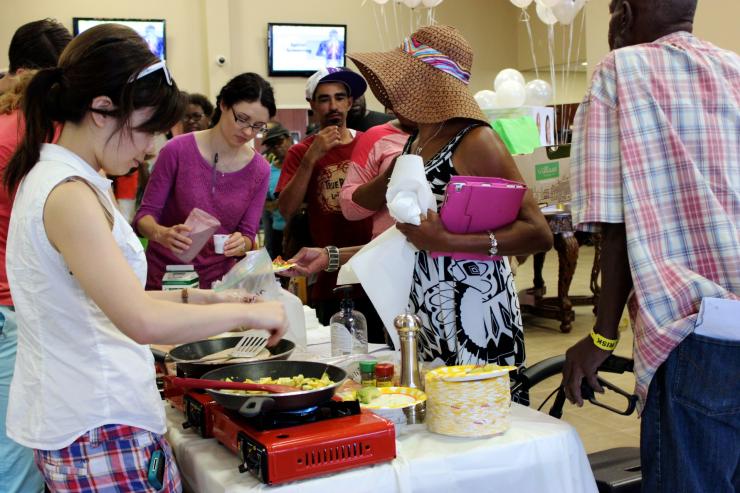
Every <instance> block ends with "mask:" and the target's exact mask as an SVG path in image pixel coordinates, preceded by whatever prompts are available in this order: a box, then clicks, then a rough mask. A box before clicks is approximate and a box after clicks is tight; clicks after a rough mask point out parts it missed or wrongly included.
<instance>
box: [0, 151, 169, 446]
mask: <svg viewBox="0 0 740 493" xmlns="http://www.w3.org/2000/svg"><path fill="white" fill-rule="evenodd" d="M74 177H79V178H82V179H84V180H85V181H86V182H88V183H89V184H90V185H92V186H93V187H94V188H95V189H96V190H97V191H98V192H99V193H98V195H99V196H100V198H101V200H102V201H104V203H106V204H107V205H108V209H109V211H111V212H112V213H113V215H114V220H113V231H112V233H113V236H114V237H115V240H116V243H117V244H118V246H119V248H120V249H121V251H122V252H123V254H124V256H125V257H126V260H127V261H128V263H129V265H130V266H131V268H132V269H133V270H134V272H135V273H136V276H137V277H138V278H139V281H140V282H141V284H142V286H143V285H144V282H145V280H146V258H145V257H144V250H143V248H142V246H141V243H140V242H139V239H138V238H137V237H136V235H135V234H134V232H133V230H132V229H131V226H129V224H128V223H127V222H126V220H125V219H124V218H123V216H122V215H121V214H120V212H118V210H117V209H116V207H114V205H113V203H112V201H111V199H110V196H109V193H110V188H111V182H110V180H107V179H106V178H103V177H102V176H100V175H99V174H98V173H96V172H95V171H94V170H93V169H92V168H91V167H90V166H89V165H88V164H87V163H86V162H85V161H83V160H82V159H81V158H80V157H79V156H77V155H76V154H74V153H72V152H71V151H69V150H67V149H65V148H63V147H60V146H57V145H54V144H44V146H43V147H42V150H41V157H40V160H39V162H38V163H37V164H36V165H35V166H34V167H33V169H32V170H31V171H30V172H29V173H28V175H27V176H26V177H25V178H24V180H23V182H22V183H21V185H20V187H19V189H18V193H17V194H16V197H15V202H14V204H13V212H12V214H11V218H10V227H9V230H8V245H7V261H6V263H7V271H8V280H9V282H10V291H11V294H12V296H13V302H14V304H15V309H16V313H17V318H18V354H17V357H16V362H15V373H14V375H13V381H12V383H11V386H10V398H9V405H8V417H7V434H8V436H9V437H10V438H12V439H13V440H15V441H16V442H18V443H20V444H22V445H25V446H27V447H31V448H35V449H42V450H57V449H60V448H63V447H66V446H67V445H69V444H71V443H72V442H74V441H75V439H77V438H78V437H79V436H80V435H82V434H84V433H85V432H87V431H88V430H91V429H93V428H96V427H98V426H102V425H105V424H124V425H130V426H137V427H140V428H144V429H146V430H149V431H151V432H154V433H160V434H161V433H164V432H165V419H164V410H163V407H162V403H161V400H160V397H159V393H158V392H157V388H156V383H155V374H154V359H153V357H152V354H151V351H150V350H149V348H148V347H147V346H143V345H140V344H137V343H136V342H134V341H133V340H132V339H130V338H129V337H127V336H126V335H125V334H123V333H122V332H121V331H119V330H118V328H116V326H115V325H113V323H112V322H111V321H110V320H109V319H108V317H106V316H105V314H104V313H103V312H102V311H101V310H100V308H98V306H97V305H96V304H95V303H94V302H93V301H92V300H91V299H90V298H89V297H88V296H87V295H86V294H85V292H84V291H83V290H82V288H81V287H80V285H79V283H78V282H77V280H76V279H75V278H74V276H73V275H72V274H71V273H70V272H69V269H68V268H67V266H66V265H65V262H64V258H63V257H62V256H61V255H60V254H59V252H57V251H56V250H55V249H54V247H52V245H51V244H50V243H49V240H48V238H47V236H46V231H45V229H44V222H43V211H44V204H45V203H46V199H47V197H48V196H49V193H50V192H51V191H52V190H53V189H54V188H55V187H56V186H57V185H58V184H60V183H61V182H63V181H65V180H67V179H69V178H74ZM90 254H91V255H94V254H95V252H90ZM111 289H115V286H111Z"/></svg>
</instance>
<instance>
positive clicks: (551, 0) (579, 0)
mask: <svg viewBox="0 0 740 493" xmlns="http://www.w3.org/2000/svg"><path fill="white" fill-rule="evenodd" d="M375 1H376V2H377V1H378V0H375ZM386 1H387V0H386ZM533 1H534V2H535V3H536V6H535V7H536V10H537V17H539V19H540V20H541V21H542V22H544V23H545V24H547V25H548V26H552V25H554V24H556V23H558V22H559V23H561V24H563V25H566V26H567V25H569V24H570V23H571V22H573V19H575V18H576V16H577V15H578V12H580V11H581V9H582V8H583V6H584V5H586V2H587V0H511V3H513V4H514V5H515V6H517V7H519V8H520V9H526V8H527V7H529V5H530V4H531V3H532V2H533Z"/></svg>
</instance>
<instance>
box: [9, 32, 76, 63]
mask: <svg viewBox="0 0 740 493" xmlns="http://www.w3.org/2000/svg"><path fill="white" fill-rule="evenodd" d="M71 40H72V35H71V34H70V32H69V31H68V30H67V28H66V27H64V26H63V25H61V24H60V23H59V22H57V21H56V20H54V19H43V20H40V21H33V22H29V23H28V24H23V25H22V26H21V27H19V28H18V29H17V30H16V31H15V34H13V39H11V40H10V47H9V48H8V59H9V65H10V66H9V67H8V71H9V72H10V73H11V74H14V73H15V72H17V71H18V69H19V68H28V69H40V68H47V67H55V66H56V64H57V60H59V54H60V53H62V51H63V50H64V48H65V47H66V46H67V44H69V42H70V41H71Z"/></svg>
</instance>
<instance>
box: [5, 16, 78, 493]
mask: <svg viewBox="0 0 740 493" xmlns="http://www.w3.org/2000/svg"><path fill="white" fill-rule="evenodd" d="M71 39H72V35H71V34H70V32H69V31H68V30H67V28H65V27H64V26H62V25H61V24H60V23H59V22H57V21H54V20H51V19H44V20H39V21H34V22H29V23H28V24H24V25H23V26H21V27H19V28H18V29H17V30H16V32H15V33H14V34H13V38H12V39H11V41H10V46H9V48H8V59H9V62H10V69H9V73H8V74H6V76H5V77H3V78H2V79H0V172H1V173H4V172H5V169H6V167H7V165H8V162H9V161H10V158H11V157H12V155H13V153H14V152H15V150H16V148H17V147H18V144H19V142H20V140H21V137H22V136H23V132H24V129H25V123H24V119H23V115H22V111H21V104H22V98H23V93H24V92H25V90H26V87H27V86H28V83H29V82H30V81H31V79H32V78H33V76H34V75H35V73H36V71H37V70H38V69H42V68H47V67H54V66H56V64H57V61H58V59H59V54H60V53H61V52H62V50H64V47H65V46H67V44H68V43H69V42H70V40H71ZM55 137H58V132H57V133H56V135H55ZM12 206H13V201H12V198H11V195H10V194H8V192H7V190H6V189H5V187H0V491H2V492H5V493H39V492H41V491H43V490H44V482H43V479H42V478H41V475H40V474H39V473H38V470H37V469H36V467H35V466H34V464H33V452H32V451H31V450H30V449H28V448H26V447H24V446H22V445H19V444H17V443H15V442H14V441H12V440H10V439H9V438H8V437H7V435H6V432H5V416H6V413H7V408H8V394H9V390H10V381H11V379H12V377H13V367H14V365H15V356H16V345H17V321H16V314H15V309H14V306H13V298H12V297H11V294H10V286H9V285H8V276H7V273H6V271H5V253H6V241H7V234H8V224H9V222H10V211H11V208H12Z"/></svg>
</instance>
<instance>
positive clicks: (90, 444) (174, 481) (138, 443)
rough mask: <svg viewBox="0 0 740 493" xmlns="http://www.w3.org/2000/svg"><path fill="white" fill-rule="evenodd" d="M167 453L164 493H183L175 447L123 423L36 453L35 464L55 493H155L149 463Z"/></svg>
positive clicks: (156, 436)
mask: <svg viewBox="0 0 740 493" xmlns="http://www.w3.org/2000/svg"><path fill="white" fill-rule="evenodd" d="M156 450H161V451H162V452H163V453H164V455H165V473H164V480H163V481H162V483H163V486H162V489H161V490H159V491H161V492H167V493H180V492H181V491H182V485H181V484H180V473H179V472H178V470H177V464H175V458H174V456H173V455H172V449H171V448H170V445H169V444H168V443H167V441H166V440H165V439H164V437H162V436H161V435H157V434H155V433H151V432H149V431H146V430H143V429H141V428H135V427H132V426H125V425H104V426H101V427H99V428H95V429H93V430H90V431H88V432H87V433H85V434H84V435H82V436H81V437H80V438H78V439H77V440H75V441H74V443H72V444H71V445H69V446H68V447H65V448H63V449H59V450H34V457H35V459H36V466H37V467H38V468H39V470H40V471H41V474H42V475H43V476H44V479H45V481H46V485H47V486H48V487H49V489H50V490H51V491H52V492H53V493H66V492H70V493H72V492H74V493H83V492H84V493H87V492H101V493H102V492H104V493H118V492H129V491H136V492H155V491H157V490H156V489H154V487H152V486H151V485H150V484H149V482H148V480H147V471H148V466H149V459H150V458H151V456H152V453H154V452H155V451H156Z"/></svg>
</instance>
